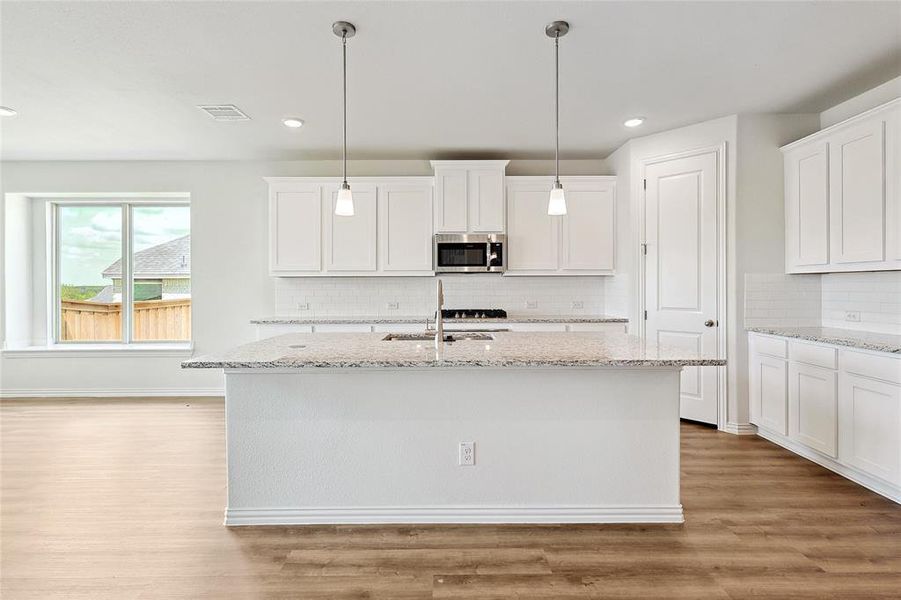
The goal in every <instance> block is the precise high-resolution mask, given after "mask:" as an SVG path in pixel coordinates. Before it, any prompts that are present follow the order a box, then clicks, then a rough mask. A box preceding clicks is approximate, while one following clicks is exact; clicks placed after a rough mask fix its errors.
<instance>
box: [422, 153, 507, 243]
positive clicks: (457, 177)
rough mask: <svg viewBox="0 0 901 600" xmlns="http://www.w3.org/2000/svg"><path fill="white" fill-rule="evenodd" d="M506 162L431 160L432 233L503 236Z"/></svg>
mask: <svg viewBox="0 0 901 600" xmlns="http://www.w3.org/2000/svg"><path fill="white" fill-rule="evenodd" d="M508 162H510V161H507V160H433V161H432V167H433V168H434V169H435V233H503V231H504V220H505V216H504V170H505V169H506V167H507V163H508Z"/></svg>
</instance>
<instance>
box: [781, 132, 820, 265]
mask: <svg viewBox="0 0 901 600" xmlns="http://www.w3.org/2000/svg"><path fill="white" fill-rule="evenodd" d="M785 262H786V264H785V267H786V271H788V272H789V273H791V272H795V271H804V270H808V271H809V270H812V269H804V268H803V267H816V266H824V265H827V264H829V146H828V144H826V143H825V142H814V143H812V144H809V145H807V146H804V147H802V148H796V149H794V150H792V151H791V152H789V153H788V154H786V156H785ZM799 267H801V268H799Z"/></svg>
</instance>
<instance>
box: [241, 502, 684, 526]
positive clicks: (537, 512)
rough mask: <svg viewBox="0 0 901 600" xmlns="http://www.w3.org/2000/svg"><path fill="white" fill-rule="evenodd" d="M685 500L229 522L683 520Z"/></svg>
mask: <svg viewBox="0 0 901 600" xmlns="http://www.w3.org/2000/svg"><path fill="white" fill-rule="evenodd" d="M682 522H684V518H683V514H682V505H681V504H675V505H665V506H534V507H509V506H435V507H431V506H429V507H423V506H397V507H393V506H388V507H381V506H379V507H353V508H227V509H226V510H225V524H226V525H229V526H237V525H341V524H355V525H359V524H412V523H423V524H424V523H485V524H489V523H682Z"/></svg>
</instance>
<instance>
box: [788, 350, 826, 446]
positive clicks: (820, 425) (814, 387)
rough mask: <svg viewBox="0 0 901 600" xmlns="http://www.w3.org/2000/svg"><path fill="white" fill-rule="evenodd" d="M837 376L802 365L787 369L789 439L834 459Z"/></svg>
mask: <svg viewBox="0 0 901 600" xmlns="http://www.w3.org/2000/svg"><path fill="white" fill-rule="evenodd" d="M836 381H837V374H836V372H835V371H833V370H831V369H823V368H820V367H814V366H811V365H805V364H802V363H796V362H791V363H789V365H788V405H789V419H788V421H789V435H790V436H791V438H792V439H794V440H796V441H797V442H799V443H801V444H804V445H805V446H807V447H808V448H813V449H814V450H817V451H819V452H822V453H823V454H826V455H828V456H831V457H833V458H835V457H836V449H837V445H838V441H837V437H838V395H837V390H836Z"/></svg>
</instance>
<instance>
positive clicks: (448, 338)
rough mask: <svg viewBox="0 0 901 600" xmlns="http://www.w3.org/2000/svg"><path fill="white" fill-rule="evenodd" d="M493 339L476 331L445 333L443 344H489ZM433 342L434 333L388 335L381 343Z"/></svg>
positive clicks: (491, 336)
mask: <svg viewBox="0 0 901 600" xmlns="http://www.w3.org/2000/svg"><path fill="white" fill-rule="evenodd" d="M493 339H494V336H493V335H490V334H488V333H479V332H476V331H459V332H455V333H445V335H444V341H445V342H459V341H467V340H468V341H478V342H490V341H491V340H493ZM434 340H435V334H434V333H389V334H388V335H386V336H385V337H383V338H382V341H383V342H432V341H434Z"/></svg>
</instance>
